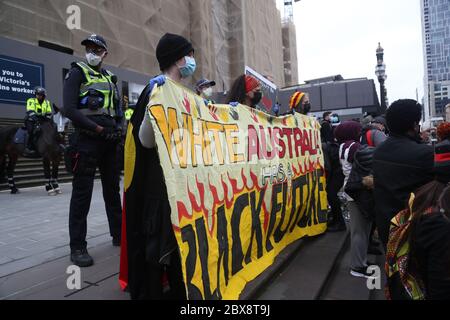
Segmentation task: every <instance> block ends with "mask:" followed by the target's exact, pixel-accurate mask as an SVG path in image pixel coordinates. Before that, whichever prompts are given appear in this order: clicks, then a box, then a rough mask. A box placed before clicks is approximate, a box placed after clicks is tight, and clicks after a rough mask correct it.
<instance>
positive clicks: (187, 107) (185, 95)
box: [183, 94, 191, 114]
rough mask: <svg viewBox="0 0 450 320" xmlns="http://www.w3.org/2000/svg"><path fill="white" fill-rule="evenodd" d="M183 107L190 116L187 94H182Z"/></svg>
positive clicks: (189, 103)
mask: <svg viewBox="0 0 450 320" xmlns="http://www.w3.org/2000/svg"><path fill="white" fill-rule="evenodd" d="M183 105H184V107H185V108H186V111H187V112H188V113H189V114H190V113H191V102H190V101H189V98H188V96H187V94H184V99H183Z"/></svg>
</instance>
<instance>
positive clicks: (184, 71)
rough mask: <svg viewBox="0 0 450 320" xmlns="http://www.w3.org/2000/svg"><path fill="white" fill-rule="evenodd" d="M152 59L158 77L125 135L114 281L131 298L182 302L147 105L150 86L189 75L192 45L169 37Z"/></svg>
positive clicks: (183, 295) (141, 99)
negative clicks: (120, 244) (121, 236)
mask: <svg viewBox="0 0 450 320" xmlns="http://www.w3.org/2000/svg"><path fill="white" fill-rule="evenodd" d="M156 57H157V59H158V62H159V66H160V69H161V71H162V73H163V74H161V75H159V76H157V77H154V78H152V79H150V81H149V84H148V85H147V86H146V87H145V89H144V90H143V92H142V93H141V96H140V97H139V100H138V102H137V104H136V107H135V112H134V114H133V117H132V119H131V126H130V128H131V130H129V133H128V136H127V141H130V142H129V146H130V147H127V148H126V152H128V153H129V154H131V155H133V160H130V162H131V161H133V162H132V164H131V165H129V166H128V167H126V168H125V176H127V175H128V174H129V175H130V177H132V179H131V182H130V184H129V185H128V186H127V187H126V188H125V194H124V203H125V212H124V216H125V221H126V232H125V234H126V239H127V243H126V246H125V248H126V251H125V250H124V252H123V255H124V256H123V259H122V260H121V270H120V280H121V284H122V286H125V285H127V286H128V291H129V292H130V296H131V298H132V299H139V300H147V299H151V300H161V299H174V300H185V299H186V286H185V284H184V279H183V272H182V266H181V263H182V262H181V256H180V253H179V248H178V244H177V241H176V238H175V234H174V231H173V227H172V221H171V218H170V216H171V214H170V204H169V199H168V194H167V189H166V185H165V180H164V174H163V172H162V167H161V164H160V159H159V156H158V152H157V148H156V141H155V134H154V131H153V127H152V125H151V120H150V116H149V112H148V111H147V106H148V104H149V103H150V96H151V92H152V91H153V90H155V88H156V86H158V87H162V86H164V84H165V83H166V82H168V81H170V82H174V83H177V84H179V85H180V86H182V85H183V84H182V82H181V80H182V79H187V78H189V77H191V76H192V75H193V74H194V72H195V69H196V62H195V58H194V49H193V47H192V44H191V43H190V42H189V41H188V40H186V39H185V38H184V37H182V36H179V35H175V34H169V33H167V34H165V35H164V36H163V37H162V38H161V40H160V41H159V43H158V46H157V48H156ZM130 158H131V157H130ZM129 168H133V169H132V170H131V169H129ZM122 261H123V262H122ZM163 278H166V279H167V282H168V286H164V283H163V282H162V280H161V279H163Z"/></svg>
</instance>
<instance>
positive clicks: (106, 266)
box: [0, 181, 127, 300]
mask: <svg viewBox="0 0 450 320" xmlns="http://www.w3.org/2000/svg"><path fill="white" fill-rule="evenodd" d="M101 189H102V188H101V183H100V182H99V181H96V182H95V185H94V194H93V197H92V203H91V210H90V212H89V216H88V235H87V242H88V249H89V252H90V254H91V255H92V256H93V258H94V260H95V265H94V266H93V267H91V268H87V269H82V281H83V288H82V290H80V291H76V292H73V291H68V289H67V286H66V279H67V277H68V275H67V274H66V269H67V267H68V266H69V265H71V263H70V260H69V253H70V248H69V228H68V222H69V221H68V220H69V218H68V217H69V203H70V196H71V192H72V185H71V184H64V185H61V190H62V192H63V193H62V194H61V195H58V196H48V195H47V194H46V192H45V188H44V187H38V188H29V189H22V190H21V193H20V194H18V195H11V194H9V192H6V191H5V192H0V300H1V299H27V298H30V299H65V298H70V297H72V298H78V299H92V298H98V299H126V298H127V295H126V294H124V293H122V292H120V290H118V283H117V273H118V270H119V253H120V250H119V248H114V247H112V244H111V236H110V235H109V228H108V221H107V218H106V212H105V207H104V202H103V196H102V192H101ZM100 283H102V286H100V285H99V284H100ZM106 283H108V285H107V286H105V284H106ZM49 288H52V289H51V290H49ZM99 288H102V289H105V288H108V290H106V291H105V292H103V293H102V292H96V293H95V294H92V295H91V294H87V293H88V292H91V293H93V289H97V290H98V289H99Z"/></svg>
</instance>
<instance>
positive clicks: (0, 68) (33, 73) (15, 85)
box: [0, 55, 45, 105]
mask: <svg viewBox="0 0 450 320" xmlns="http://www.w3.org/2000/svg"><path fill="white" fill-rule="evenodd" d="M37 86H42V87H45V83H44V65H43V64H40V63H34V62H31V61H26V60H21V59H16V58H12V57H8V56H3V55H0V103H8V104H20V105H25V104H26V101H27V99H28V98H31V97H33V96H34V88H35V87H37Z"/></svg>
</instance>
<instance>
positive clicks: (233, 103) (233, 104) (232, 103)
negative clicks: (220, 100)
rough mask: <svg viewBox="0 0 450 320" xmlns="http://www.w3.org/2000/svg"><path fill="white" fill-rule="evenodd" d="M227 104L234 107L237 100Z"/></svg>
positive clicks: (237, 103)
mask: <svg viewBox="0 0 450 320" xmlns="http://www.w3.org/2000/svg"><path fill="white" fill-rule="evenodd" d="M229 105H230V106H232V107H234V108H236V107H237V106H238V105H239V102H236V101H232V102H230V103H229Z"/></svg>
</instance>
